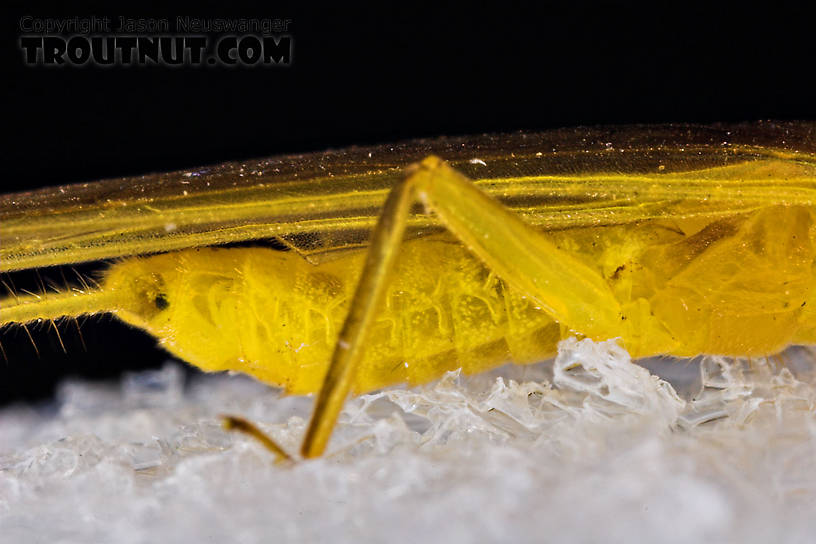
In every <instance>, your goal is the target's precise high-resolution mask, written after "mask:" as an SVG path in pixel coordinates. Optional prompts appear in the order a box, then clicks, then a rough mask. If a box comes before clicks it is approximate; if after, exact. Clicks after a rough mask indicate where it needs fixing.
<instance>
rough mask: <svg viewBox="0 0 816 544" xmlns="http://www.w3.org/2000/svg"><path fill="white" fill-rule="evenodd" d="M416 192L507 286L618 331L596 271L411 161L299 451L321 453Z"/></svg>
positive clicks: (469, 188)
mask: <svg viewBox="0 0 816 544" xmlns="http://www.w3.org/2000/svg"><path fill="white" fill-rule="evenodd" d="M416 198H419V200H421V201H422V202H424V203H425V205H426V206H427V207H428V208H430V209H432V210H434V211H435V212H436V213H437V214H438V215H439V217H440V219H441V220H442V222H443V223H444V224H445V225H446V226H447V228H448V229H449V230H450V231H451V232H452V233H453V234H454V235H455V236H457V237H458V238H459V239H460V240H462V242H463V243H464V244H465V245H466V246H467V247H468V248H469V249H470V250H471V251H473V252H474V253H475V254H476V255H477V256H478V257H479V258H481V259H482V260H483V261H484V262H485V264H486V265H487V266H488V267H489V268H490V269H492V270H493V271H495V272H496V274H497V275H498V276H499V277H501V278H502V279H503V280H504V281H506V282H507V283H508V284H510V285H513V286H514V287H516V288H518V289H520V290H522V291H524V292H526V293H527V294H528V295H529V296H531V297H532V298H534V299H535V300H536V301H538V303H539V304H540V305H541V306H542V307H543V308H544V309H545V310H546V311H548V313H550V314H551V315H552V317H553V318H554V319H555V320H556V321H558V322H559V323H561V324H563V325H566V326H568V327H570V328H573V329H575V330H578V331H580V332H581V333H582V334H584V335H587V336H590V337H598V338H600V337H609V335H610V331H618V330H620V323H621V320H622V318H623V315H622V312H621V308H620V304H619V303H618V301H617V299H616V298H615V297H614V295H613V293H612V291H611V289H610V288H609V286H608V284H607V283H606V281H605V280H604V279H603V278H602V277H601V276H600V274H599V273H598V272H597V271H595V270H593V269H592V268H590V267H589V266H587V265H586V264H584V263H582V262H580V261H578V260H577V259H575V258H574V257H572V256H571V255H569V254H568V253H566V252H564V251H562V250H560V249H558V248H557V247H556V246H555V245H554V244H553V243H552V242H550V241H549V240H548V239H547V238H546V237H544V236H543V235H542V234H541V233H539V232H538V231H536V230H535V229H533V228H532V227H530V226H529V225H527V224H526V223H524V222H523V221H522V220H521V219H520V218H519V217H518V216H516V215H515V214H514V213H512V212H511V211H509V210H508V209H506V208H505V207H503V206H502V205H501V204H499V203H498V202H496V201H495V200H493V199H491V198H490V197H488V196H487V195H486V194H484V193H483V192H482V191H480V190H479V189H478V188H476V186H475V185H473V184H472V183H471V182H470V181H469V180H468V179H467V178H466V177H465V176H463V175H462V174H460V173H459V172H457V171H455V170H454V169H452V168H451V167H449V166H448V165H447V164H446V163H445V162H444V161H442V160H441V159H439V158H438V157H433V156H432V157H428V158H427V159H425V160H423V161H422V162H421V163H419V164H418V165H415V166H413V167H411V169H410V170H409V171H408V173H407V175H406V177H405V178H404V179H403V180H402V181H401V182H400V183H399V185H397V186H396V187H395V188H394V189H393V190H392V191H391V193H390V194H389V196H388V199H387V201H386V203H385V206H384V208H383V211H382V214H381V215H380V218H379V221H378V223H377V226H376V227H375V229H374V232H373V237H372V240H371V245H370V247H369V252H368V256H367V259H366V263H365V266H364V268H363V271H362V275H361V277H360V282H359V284H358V285H357V289H356V291H355V294H354V297H353V298H352V300H351V304H350V311H349V315H348V316H347V317H346V321H345V323H344V325H343V329H342V331H341V333H340V336H339V339H338V341H337V346H336V347H335V350H334V354H333V356H332V360H331V363H330V366H329V369H328V372H327V374H326V377H325V381H324V382H323V387H322V388H321V390H320V393H319V395H318V398H317V401H316V403H315V409H314V413H313V414H312V419H311V422H310V423H309V428H308V430H307V432H306V437H305V439H304V441H303V445H302V448H301V454H302V455H303V457H307V458H308V457H317V456H319V455H321V454H322V453H323V451H324V450H325V448H326V444H327V443H328V441H329V437H330V436H331V432H332V430H333V428H334V425H335V423H336V422H337V417H338V415H339V414H340V410H341V409H342V407H343V403H344V402H345V400H346V397H347V395H348V392H349V389H350V388H351V385H352V383H353V382H354V377H355V371H356V368H357V365H358V362H359V361H360V359H361V355H362V351H363V349H364V347H365V341H366V333H367V332H368V329H369V328H370V327H369V324H370V323H371V321H372V319H373V317H374V314H375V311H376V309H377V307H378V305H379V303H380V302H381V299H382V296H383V294H384V293H385V288H386V286H387V285H388V281H389V280H390V277H391V274H392V272H393V270H394V264H395V261H396V256H397V252H398V248H399V245H400V242H401V240H402V237H403V232H404V230H405V224H406V220H407V217H408V215H409V213H410V209H411V205H412V204H413V203H414V201H415V199H416Z"/></svg>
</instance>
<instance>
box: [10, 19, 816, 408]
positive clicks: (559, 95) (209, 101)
mask: <svg viewBox="0 0 816 544" xmlns="http://www.w3.org/2000/svg"><path fill="white" fill-rule="evenodd" d="M390 9H395V11H385V4H382V5H380V6H377V7H371V8H367V9H360V8H352V7H348V6H346V5H339V6H335V7H333V8H326V7H323V6H320V7H318V6H313V7H311V8H309V7H305V6H303V5H300V6H299V7H297V8H295V7H293V6H289V5H286V4H283V3H277V4H276V3H269V4H268V5H267V6H265V8H264V9H245V10H238V9H229V8H217V9H208V8H203V7H201V6H199V7H197V8H192V9H185V8H178V9H168V8H166V7H165V8H156V9H154V8H152V7H149V6H148V5H147V4H143V3H142V4H139V8H136V9H134V8H122V9H119V10H116V9H112V8H111V7H110V5H108V6H107V7H105V8H101V9H93V8H82V9H80V8H74V9H72V10H71V11H66V10H65V8H59V7H43V6H40V7H35V6H33V5H28V4H27V5H26V6H24V7H20V6H18V7H16V8H15V10H14V11H13V12H11V13H8V14H7V18H6V21H5V25H4V33H3V34H4V42H3V43H4V45H3V49H4V51H3V58H4V65H3V74H4V76H5V77H4V78H3V79H4V85H3V86H4V92H5V93H6V94H7V96H6V97H5V99H4V101H3V104H4V105H5V107H6V108H7V113H6V115H5V120H4V122H3V126H4V132H5V135H6V142H5V143H4V144H3V145H4V153H3V156H4V158H5V160H4V161H3V163H4V164H3V175H2V176H1V177H0V179H2V187H1V188H0V189H2V192H8V191H19V190H25V189H30V188H37V187H43V186H48V185H54V184H63V183H72V182H80V181H90V180H95V179H100V178H105V177H113V176H125V175H137V174H143V173H147V172H155V171H162V170H172V169H179V168H186V167H193V166H198V165H204V164H212V163H217V162H222V161H226V160H233V159H246V158H253V157H260V156H265V155H274V154H279V153H286V152H301V151H310V150H324V149H326V148H330V147H340V146H345V145H350V144H364V143H385V142H389V141H393V140H399V139H405V138H414V137H420V136H433V135H439V134H472V133H480V132H494V131H509V130H518V129H528V130H540V129H547V128H555V127H561V126H574V125H596V124H610V123H627V124H628V123H662V122H672V121H682V122H703V123H705V122H712V121H742V120H751V119H767V118H775V119H814V118H816V99H814V97H816V92H814V85H813V81H812V79H813V72H814V62H815V61H814V59H816V39H815V38H814V28H813V20H814V19H813V18H812V14H811V13H803V12H801V11H798V9H799V8H794V7H790V8H785V7H784V6H781V7H780V5H775V6H774V9H775V10H774V11H773V12H768V11H763V12H758V11H751V10H747V9H746V8H727V7H717V6H704V7H696V8H690V7H686V6H682V5H680V4H675V5H673V6H672V7H671V8H663V9H661V10H660V11H655V10H654V9H653V8H644V7H642V6H641V7H635V6H629V5H623V4H612V3H603V4H577V3H559V4H555V5H543V6H541V7H540V8H539V10H538V11H536V12H526V11H522V10H521V9H517V8H515V7H514V6H512V5H511V4H510V3H504V4H499V5H494V6H492V7H481V8H474V7H466V8H462V7H460V8H458V9H454V8H451V9H445V8H441V7H440V6H439V5H434V6H432V7H429V6H425V7H420V6H417V5H415V4H408V3H405V4H400V5H398V6H397V7H396V8H390ZM23 15H33V16H37V17H64V16H73V15H80V16H87V15H97V16H103V15H107V16H109V17H111V18H113V19H114V20H115V19H116V17H117V16H119V15H125V16H130V17H167V18H170V19H171V21H172V20H174V17H175V16H177V15H191V16H205V17H257V18H262V17H271V18H276V17H278V18H290V19H292V25H291V28H290V30H291V35H292V37H293V40H294V56H293V63H292V66H291V67H288V68H270V67H255V68H235V69H224V68H210V67H182V68H169V67H128V68H123V67H118V68H106V69H103V68H95V67H85V68H76V67H66V68H50V69H49V68H43V67H28V66H25V65H24V64H23V62H22V60H23V55H22V52H21V50H20V48H19V45H18V43H17V39H18V36H19V34H20V31H19V28H18V23H19V19H20V17H21V16H23ZM0 243H2V241H1V240H0ZM49 273H51V274H54V273H55V272H54V271H50V272H49V271H46V272H45V274H49ZM54 279H56V280H58V281H59V276H58V275H57V277H56V278H54ZM82 331H83V338H84V342H85V345H86V347H85V348H83V346H82V344H81V342H80V340H79V335H78V334H77V333H76V330H75V329H74V328H72V326H71V325H62V326H61V333H62V338H63V340H64V341H65V343H66V347H67V351H68V354H67V355H66V354H63V353H62V351H61V349H60V347H59V343H58V341H57V338H56V335H55V334H54V333H53V331H48V330H47V329H43V330H34V331H32V332H33V333H34V335H35V341H36V344H37V347H38V349H39V351H40V356H39V358H38V357H37V356H36V355H35V353H34V350H33V348H32V346H31V343H30V342H29V341H28V340H27V338H26V337H25V335H24V333H23V332H22V331H21V330H20V329H19V328H17V329H15V330H6V331H4V332H2V333H0V341H1V342H2V344H3V347H4V348H5V350H6V352H7V359H8V360H7V361H6V362H2V361H0V403H7V402H9V401H14V400H31V399H36V398H48V396H49V395H50V394H51V393H52V390H53V386H54V384H55V383H56V382H57V380H59V379H60V378H61V377H62V376H65V375H83V376H87V377H96V378H101V377H105V376H107V377H112V376H115V375H116V374H117V373H119V372H121V371H122V369H131V370H132V369H137V368H143V367H146V366H156V365H160V364H161V363H162V362H163V361H164V360H166V359H167V356H166V355H165V354H164V353H163V352H161V351H159V350H157V349H155V348H153V345H154V342H153V341H152V340H151V339H150V338H148V337H146V336H144V335H142V334H139V333H137V332H135V331H132V330H129V329H127V328H126V327H124V326H120V325H118V324H116V323H115V322H112V320H111V319H109V318H93V319H91V320H89V321H87V322H86V323H85V324H84V325H83V327H82Z"/></svg>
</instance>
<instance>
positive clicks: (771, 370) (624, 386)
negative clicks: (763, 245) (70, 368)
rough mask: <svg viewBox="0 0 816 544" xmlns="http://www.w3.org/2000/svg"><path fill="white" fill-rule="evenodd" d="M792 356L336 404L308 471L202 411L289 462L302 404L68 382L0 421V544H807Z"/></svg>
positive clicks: (440, 389) (482, 381)
mask: <svg viewBox="0 0 816 544" xmlns="http://www.w3.org/2000/svg"><path fill="white" fill-rule="evenodd" d="M812 357H813V356H812V355H811V354H810V353H809V352H806V351H804V350H799V351H798V352H797V351H790V352H788V353H786V354H785V359H786V360H787V361H788V364H787V366H782V365H780V364H779V363H778V362H775V361H773V360H772V361H764V360H762V361H752V362H750V363H749V362H744V361H743V362H740V361H737V362H734V361H727V360H720V359H705V360H703V361H702V362H700V361H698V362H696V363H695V362H683V361H681V362H663V363H662V364H661V362H660V361H653V362H652V363H649V364H648V365H647V366H649V368H651V369H653V370H655V371H658V372H659V373H660V374H661V375H662V376H664V377H665V379H667V380H668V381H663V380H662V379H660V378H658V377H657V376H655V375H652V374H650V373H649V372H648V371H647V370H646V369H645V368H643V367H641V366H638V365H634V364H632V363H631V362H630V360H629V357H628V355H627V354H626V352H625V351H623V350H622V349H620V348H619V347H618V346H617V345H616V344H615V343H613V342H606V343H593V342H590V341H581V342H578V341H575V340H568V341H565V342H563V343H562V344H561V346H560V351H559V355H558V358H557V359H556V361H555V363H545V364H542V365H536V366H534V367H505V368H504V369H501V370H499V371H496V372H493V373H489V374H485V375H480V376H475V377H460V376H458V375H456V374H455V373H454V374H449V375H447V376H446V377H445V378H443V379H442V380H440V381H439V382H437V383H435V384H432V385H429V386H426V387H423V388H416V389H393V390H389V391H386V392H382V393H378V394H375V395H369V396H365V397H361V398H357V399H354V400H352V401H349V402H348V403H347V407H346V410H345V412H344V414H343V416H342V417H341V423H340V425H339V427H338V430H337V432H336V433H335V435H334V437H333V439H332V442H331V444H330V454H329V456H328V457H326V458H323V459H319V460H316V461H309V462H302V463H298V464H296V465H295V466H292V467H286V466H280V465H275V464H274V463H273V462H272V456H271V455H270V454H269V453H268V452H267V451H266V450H264V449H262V447H261V446H259V445H258V444H256V443H255V442H254V441H252V440H251V439H249V438H247V437H245V436H243V435H238V434H229V433H226V432H224V431H222V430H221V428H220V424H219V420H218V415H219V414H221V413H232V414H238V415H243V416H245V417H247V418H249V419H251V420H253V421H255V422H256V423H258V424H259V426H261V427H262V428H263V429H265V430H266V431H267V432H269V433H270V434H271V435H272V436H273V437H274V438H276V439H277V440H279V441H280V442H281V443H282V444H283V445H284V447H286V448H288V449H289V450H290V451H293V452H294V451H297V447H298V443H299V441H300V439H301V437H302V435H303V431H304V427H305V424H306V421H307V419H308V416H309V412H310V410H311V402H312V401H311V399H309V398H299V397H288V398H287V397H281V396H280V394H279V393H278V392H276V391H275V390H273V389H270V388H267V387H265V386H262V385H260V384H258V383H255V382H253V381H251V380H249V379H247V378H243V377H228V376H204V377H200V378H195V379H193V380H191V383H187V384H185V383H183V382H184V379H183V373H181V372H180V371H179V370H178V368H177V367H175V366H168V367H166V368H165V369H164V370H162V371H160V372H152V373H144V374H138V375H134V376H131V377H129V378H127V379H125V380H124V381H123V383H122V385H121V386H120V387H118V388H114V387H110V386H100V385H93V384H85V383H68V384H65V385H64V386H63V388H62V390H61V393H60V395H59V399H60V400H59V404H58V406H57V407H55V408H53V409H51V410H50V411H49V410H45V409H39V410H35V409H33V408H31V407H27V408H26V407H22V408H20V407H18V408H8V409H5V410H4V411H2V412H0V541H2V542H48V543H62V542H134V543H135V542H151V543H153V542H242V543H251V542H331V543H337V542H355V543H358V542H361V543H362V542H412V543H413V542H421V543H431V542H445V543H452V542H684V543H685V542H813V541H814V540H816V515H814V512H816V373H814V368H813V362H812ZM658 367H660V368H659V370H658Z"/></svg>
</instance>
